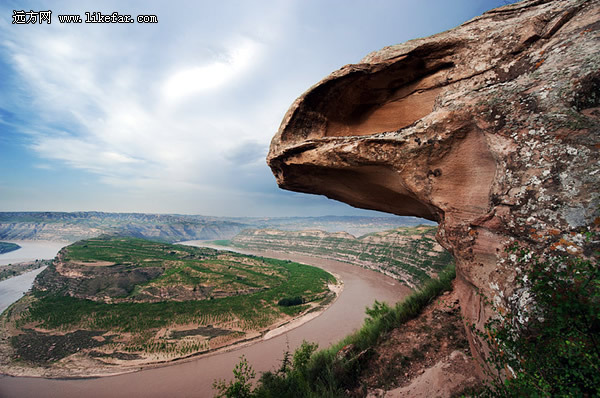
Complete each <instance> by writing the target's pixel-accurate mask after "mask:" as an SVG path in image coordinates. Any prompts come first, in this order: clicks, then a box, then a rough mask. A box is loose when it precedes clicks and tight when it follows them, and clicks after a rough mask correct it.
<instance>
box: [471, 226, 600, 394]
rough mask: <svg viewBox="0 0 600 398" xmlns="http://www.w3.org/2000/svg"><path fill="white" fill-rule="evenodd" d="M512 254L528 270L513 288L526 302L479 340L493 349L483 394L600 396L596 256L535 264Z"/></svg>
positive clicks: (550, 258)
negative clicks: (526, 297)
mask: <svg viewBox="0 0 600 398" xmlns="http://www.w3.org/2000/svg"><path fill="white" fill-rule="evenodd" d="M594 235H595V236H594ZM594 235H590V236H588V240H590V238H593V237H595V239H596V241H597V240H598V234H594ZM510 252H511V253H513V254H517V255H518V261H519V262H520V263H522V265H523V266H526V267H527V270H526V272H525V274H524V277H523V278H522V280H521V283H520V286H519V288H520V289H521V291H522V292H527V293H525V294H529V295H530V298H531V300H530V303H529V305H527V306H526V308H513V309H512V310H511V311H510V312H509V313H507V314H505V315H503V316H500V315H498V316H497V317H496V318H494V319H492V320H491V321H489V322H488V323H487V324H486V326H485V329H486V330H485V333H482V332H479V333H478V334H479V336H481V337H482V338H483V339H484V340H486V341H487V343H488V345H489V346H490V347H492V351H491V354H490V356H489V358H488V363H489V364H490V368H491V369H490V372H489V373H490V376H491V377H492V381H491V383H490V385H489V386H488V387H487V388H486V390H485V392H484V393H482V395H483V396H494V397H496V396H500V397H517V396H519V397H520V396H529V397H550V396H553V397H554V396H561V397H562V396H569V397H571V396H573V397H597V396H600V268H599V267H598V256H599V253H598V252H595V253H594V255H593V256H592V257H591V258H588V259H583V258H578V257H574V256H564V255H563V256H557V255H552V256H550V255H548V256H546V258H545V259H544V260H541V259H540V257H538V256H536V255H534V254H532V253H530V252H528V251H527V250H525V249H523V248H520V247H518V246H513V247H511V248H510Z"/></svg>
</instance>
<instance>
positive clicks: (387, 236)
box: [214, 226, 453, 287]
mask: <svg viewBox="0 0 600 398" xmlns="http://www.w3.org/2000/svg"><path fill="white" fill-rule="evenodd" d="M436 230H437V228H436V227H432V226H418V227H402V228H397V229H394V230H388V231H383V232H375V233H371V234H367V235H364V236H361V237H359V238H355V237H353V236H352V235H349V234H346V233H326V232H323V231H278V230H244V231H242V232H241V233H240V234H238V235H236V236H235V237H234V238H233V239H232V240H231V241H225V242H223V243H224V244H225V245H231V246H235V247H239V248H242V249H250V250H262V251H264V250H273V251H280V252H295V253H301V254H308V255H311V256H317V257H323V258H331V259H335V260H338V261H344V262H348V263H350V264H354V265H358V266H363V267H367V268H371V269H375V270H377V271H380V272H383V273H385V274H387V275H389V276H392V277H394V278H396V279H398V280H400V281H402V282H404V283H406V284H407V285H409V286H413V287H416V286H420V285H421V284H423V283H424V282H425V281H427V280H428V279H429V278H430V277H431V276H435V275H436V274H437V272H439V271H440V270H441V269H442V268H444V267H445V266H446V265H447V264H448V263H451V262H452V261H453V259H452V256H451V255H450V253H448V252H447V251H446V250H444V249H443V248H442V247H441V246H440V245H439V244H438V243H437V242H436V241H435V233H436ZM221 242H222V241H215V242H214V243H215V244H223V243H221Z"/></svg>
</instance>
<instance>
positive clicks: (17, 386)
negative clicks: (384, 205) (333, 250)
mask: <svg viewBox="0 0 600 398" xmlns="http://www.w3.org/2000/svg"><path fill="white" fill-rule="evenodd" d="M185 243H186V244H192V245H195V244H196V242H185ZM197 244H198V245H202V243H201V242H198V243H197ZM244 253H246V254H256V255H261V256H265V257H272V258H279V259H286V260H293V261H298V262H302V263H305V264H310V265H315V266H317V267H320V268H323V269H325V270H326V271H329V272H331V273H334V274H336V275H338V276H339V277H340V278H341V279H342V281H343V282H344V289H343V291H342V293H341V294H340V296H339V298H338V299H337V300H336V301H335V302H334V303H333V304H332V305H331V306H330V307H329V308H328V309H327V310H326V311H324V312H323V313H322V314H321V315H319V316H318V317H316V318H314V319H312V320H310V321H308V322H306V323H304V324H302V325H301V326H298V327H297V328H295V329H292V330H290V331H288V332H286V333H284V334H281V335H279V336H276V337H273V338H271V339H269V340H263V341H259V342H255V343H253V344H251V345H247V346H243V347H238V348H235V349H232V350H230V351H225V352H218V353H215V354H213V355H210V356H205V357H200V358H195V359H191V360H187V361H181V362H174V363H171V364H169V365H165V366H162V367H156V368H148V369H144V370H141V371H138V372H135V373H127V374H122V375H118V376H108V377H100V378H89V379H44V378H34V377H8V376H1V375H0V397H2V398H5V397H6V398H8V397H40V398H41V397H61V398H71V397H72V398H80V397H85V398H93V397H99V398H104V397H124V398H125V397H126V398H133V397H147V398H150V397H161V398H162V397H211V396H213V389H212V383H213V381H214V380H215V379H220V378H225V379H230V378H231V376H232V369H233V367H234V366H235V365H236V364H237V363H238V362H239V358H240V356H242V355H245V356H246V358H247V359H248V362H249V363H250V364H252V366H253V367H254V370H255V371H256V372H257V375H258V374H260V372H263V371H267V370H272V369H274V368H276V367H277V366H278V365H279V364H280V361H281V358H282V355H283V352H284V351H285V350H286V347H287V346H288V344H289V348H290V350H292V351H293V350H294V349H295V348H296V347H298V346H299V345H300V344H301V343H302V341H303V340H307V341H312V342H317V343H318V344H319V347H322V348H324V347H327V346H329V345H330V344H332V343H335V342H337V341H339V340H341V339H342V338H343V337H345V336H346V335H348V334H350V333H352V332H353V331H354V330H356V329H358V328H359V327H360V326H361V325H362V323H363V320H364V319H365V308H366V307H367V306H371V305H372V304H373V301H374V300H376V299H377V300H379V301H386V302H388V303H390V304H392V303H395V302H397V301H399V300H401V299H402V298H403V297H405V296H406V295H407V294H409V293H410V289H409V288H408V287H406V286H404V285H401V284H399V283H398V282H397V281H395V280H394V279H392V278H389V277H387V276H385V275H383V274H381V273H378V272H374V271H369V270H366V269H363V268H360V267H356V266H352V265H349V264H346V263H342V262H338V261H333V260H324V259H320V258H315V257H310V256H302V255H292V254H288V253H275V252H244Z"/></svg>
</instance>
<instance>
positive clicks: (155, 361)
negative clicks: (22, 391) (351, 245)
mask: <svg viewBox="0 0 600 398" xmlns="http://www.w3.org/2000/svg"><path fill="white" fill-rule="evenodd" d="M342 289H343V284H342V283H341V281H339V276H338V282H337V283H330V284H329V285H328V287H327V289H326V290H325V292H326V293H323V295H321V296H319V297H318V298H315V299H313V300H314V301H311V302H308V303H305V304H303V306H302V308H303V310H302V311H301V312H299V313H298V314H297V315H295V316H291V315H284V316H283V317H280V318H279V319H278V320H277V321H276V322H274V323H272V324H270V325H268V326H266V327H263V328H261V329H256V330H252V329H250V330H245V331H244V332H243V333H242V332H235V333H232V332H228V333H224V332H225V330H223V329H220V328H219V327H217V326H215V327H212V326H211V325H209V326H208V327H200V326H199V325H198V324H193V323H190V324H184V325H176V326H173V325H169V326H164V327H162V328H160V329H158V330H152V336H155V337H154V339H157V340H156V341H157V343H158V344H160V342H161V341H171V340H172V339H174V338H175V339H181V342H182V343H183V344H188V343H190V344H191V342H188V339H190V338H193V336H196V335H202V336H204V335H207V334H208V335H210V337H208V339H209V340H210V344H203V345H204V346H205V349H202V347H200V350H199V352H198V351H195V352H192V353H189V352H187V353H186V352H185V351H172V350H161V351H158V350H157V351H158V352H151V353H149V354H148V353H146V354H144V355H141V354H140V353H138V352H137V351H131V350H126V349H125V350H123V349H117V348H114V347H113V348H112V349H108V350H106V349H103V348H102V347H101V346H102V345H103V344H112V345H114V344H115V343H117V344H119V343H123V342H126V341H129V340H131V339H133V338H135V336H129V337H127V336H128V335H129V334H127V333H121V334H120V335H119V337H118V339H117V340H115V337H114V333H112V332H110V331H95V330H79V329H65V330H63V331H61V332H57V331H56V330H53V331H52V332H51V333H48V331H46V330H43V329H39V327H34V325H32V327H25V328H22V330H16V329H14V327H13V324H14V323H15V321H17V322H19V321H18V319H19V315H18V314H19V313H20V312H21V311H23V310H24V309H25V308H26V307H27V305H28V304H27V303H28V302H29V301H32V300H34V301H35V300H36V299H34V298H33V297H31V298H30V299H29V301H28V300H27V298H26V299H24V300H22V301H21V302H19V303H16V304H14V305H13V307H11V308H10V309H9V310H8V311H7V313H6V314H5V316H4V317H3V318H2V325H0V326H1V327H2V330H1V334H2V336H1V338H0V373H2V374H6V375H11V376H29V377H46V378H67V377H69V378H73V377H101V376H112V375H116V374H123V373H129V372H135V371H139V370H142V369H147V368H153V367H157V366H166V365H169V364H172V363H176V362H180V361H185V360H196V359H199V358H202V357H204V356H207V355H215V354H218V353H220V352H223V351H228V350H231V349H236V348H239V347H242V346H245V345H250V344H253V343H255V342H257V341H261V340H265V339H270V338H272V337H274V336H276V335H279V334H282V333H285V332H287V331H289V330H291V329H293V328H296V327H299V326H301V325H303V324H304V323H306V322H309V321H310V320H312V319H314V318H316V317H318V316H319V315H321V314H322V313H323V312H324V311H325V310H326V309H327V308H329V307H330V306H331V305H332V304H333V303H334V302H335V301H336V299H337V297H338V296H339V294H340V293H341V292H342ZM29 306H31V305H29ZM293 312H294V311H292V312H291V313H293ZM21 322H22V321H21ZM23 331H25V335H23ZM15 335H19V336H20V337H19V341H17V342H15V341H14V339H13V338H12V336H15ZM175 335H179V336H182V337H172V336H175ZM169 336H171V337H169ZM186 336H191V337H186ZM123 339H129V340H123ZM166 339H169V340H166ZM11 340H12V343H11ZM203 341H204V340H203ZM207 341H208V340H207ZM15 344H17V345H15ZM126 344H128V343H126ZM188 345H189V344H188ZM96 347H97V348H96ZM80 350H81V351H80ZM196 350H197V348H196ZM38 351H39V353H38ZM65 351H66V352H68V353H67V354H62V355H61V354H59V355H55V353H59V352H65ZM50 353H52V356H49V355H50ZM15 355H18V356H20V357H21V358H23V359H27V358H32V359H31V360H23V361H14V360H11V358H13V357H14V356H15ZM38 357H39V359H35V360H33V358H38ZM46 358H48V359H46ZM53 358H54V359H53ZM32 362H33V363H35V365H29V363H32Z"/></svg>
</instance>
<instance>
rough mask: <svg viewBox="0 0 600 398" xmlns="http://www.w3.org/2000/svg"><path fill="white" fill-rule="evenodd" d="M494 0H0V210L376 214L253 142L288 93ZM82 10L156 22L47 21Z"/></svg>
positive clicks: (271, 127) (264, 139) (268, 128)
mask: <svg viewBox="0 0 600 398" xmlns="http://www.w3.org/2000/svg"><path fill="white" fill-rule="evenodd" d="M504 3H505V1H503V0H453V1H448V0H427V1H424V0H406V1H402V0H395V1H385V0H378V1H352V0H345V1H342V0H289V1H287V0H281V1H226V0H225V1H211V2H203V1H189V2H178V1H172V2H164V1H143V2H142V1H137V2H132V1H113V2H110V1H103V2H98V1H95V2H92V1H90V2H85V1H52V2H38V1H30V2H22V1H20V2H11V1H3V2H2V4H1V5H0V76H1V78H0V211H84V210H99V211H117V212H130V211H134V212H155V213H184V214H204V215H215V216H285V215H289V216H292V215H326V214H335V215H360V214H375V213H374V212H367V211H364V210H357V209H354V208H352V207H350V206H347V205H345V204H342V203H338V202H335V201H332V200H328V199H326V198H324V197H322V196H316V195H305V194H297V193H292V192H287V191H283V190H281V189H279V188H278V187H277V185H276V183H275V179H274V177H273V176H272V175H271V172H270V170H269V168H268V167H267V165H266V163H265V156H266V153H267V150H268V146H269V143H270V140H271V138H272V136H273V135H274V133H275V132H276V130H277V128H278V127H279V123H280V122H281V119H282V117H283V115H284V114H285V112H286V110H287V108H288V107H289V105H291V103H292V102H293V101H294V99H295V98H296V97H298V96H299V95H300V94H302V92H304V91H305V90H306V89H308V88H309V87H310V86H311V85H313V84H314V83H316V82H317V81H319V80H320V79H321V78H323V77H325V76H326V75H328V74H329V73H330V72H332V71H334V70H336V69H338V68H340V67H341V66H343V65H345V64H349V63H356V62H358V61H359V60H360V59H361V58H362V57H363V56H365V55H366V54H367V53H369V52H371V51H374V50H377V49H380V48H382V47H384V46H387V45H391V44H397V43H401V42H404V41H406V40H410V39H413V38H418V37H423V36H428V35H431V34H434V33H438V32H441V31H444V30H447V29H450V28H452V27H454V26H457V25H459V24H461V23H462V22H464V21H466V20H468V19H470V18H472V17H474V16H476V15H479V14H481V13H482V12H484V11H486V10H488V9H491V8H495V7H497V6H501V5H503V4H504ZM13 10H25V11H29V10H33V11H40V10H51V11H52V23H51V24H49V25H48V24H46V23H43V24H36V25H16V24H12V14H13ZM86 11H88V12H94V11H100V12H102V13H104V14H110V13H112V12H113V11H117V12H119V13H120V14H130V15H132V16H133V17H134V18H135V16H137V15H139V14H154V15H157V17H158V23H157V24H139V23H133V24H122V25H120V24H86V23H82V24H61V23H59V22H58V18H57V16H58V15H59V14H79V15H81V16H82V18H85V12H86Z"/></svg>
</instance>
